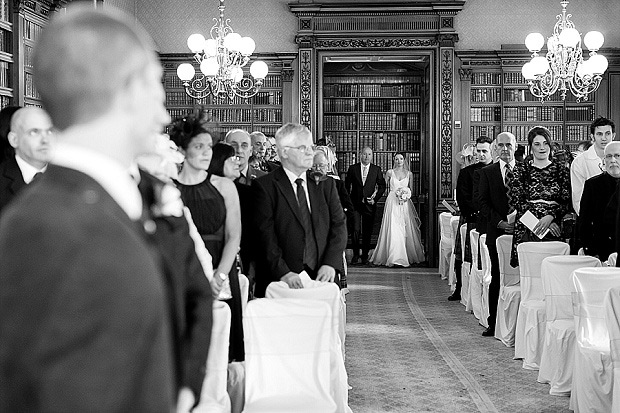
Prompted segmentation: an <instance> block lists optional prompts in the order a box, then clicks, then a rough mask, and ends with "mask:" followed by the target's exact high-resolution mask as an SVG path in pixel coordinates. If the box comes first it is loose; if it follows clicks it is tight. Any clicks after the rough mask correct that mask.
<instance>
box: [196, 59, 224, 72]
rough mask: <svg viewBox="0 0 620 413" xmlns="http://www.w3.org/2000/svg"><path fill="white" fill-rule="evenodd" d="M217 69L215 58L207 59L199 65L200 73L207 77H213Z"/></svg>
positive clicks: (218, 67) (218, 66)
mask: <svg viewBox="0 0 620 413" xmlns="http://www.w3.org/2000/svg"><path fill="white" fill-rule="evenodd" d="M219 69H220V65H219V64H218V63H217V59H216V58H215V57H209V58H208V59H205V60H203V61H202V63H200V71H201V72H202V73H203V74H204V75H205V76H207V77H214V76H215V75H216V74H217V71H218V70H219Z"/></svg>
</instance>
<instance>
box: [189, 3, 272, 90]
mask: <svg viewBox="0 0 620 413" xmlns="http://www.w3.org/2000/svg"><path fill="white" fill-rule="evenodd" d="M218 9H219V11H220V16H219V18H213V21H214V22H215V24H214V25H213V27H211V31H210V34H211V38H210V39H205V38H204V36H203V35H201V34H192V35H191V36H189V38H188V39H187V46H188V47H189V49H190V50H191V51H192V53H194V60H195V62H196V63H197V64H198V65H199V67H200V72H201V73H200V74H198V75H197V76H196V77H194V76H195V75H196V69H195V68H194V65H193V64H191V63H182V64H180V65H179V66H178V67H177V75H178V76H179V78H180V79H181V81H182V82H183V87H184V88H185V93H187V94H188V95H189V96H191V97H192V98H194V99H203V98H206V97H208V96H213V98H214V99H215V100H218V101H221V100H225V99H228V100H229V101H232V100H233V99H234V98H235V96H239V97H241V98H243V99H248V98H251V97H252V96H254V95H256V93H258V91H259V89H260V87H261V85H262V84H263V80H264V79H265V76H267V72H268V68H267V64H266V63H265V62H262V61H260V60H257V61H255V62H254V63H252V65H251V66H250V74H251V75H252V78H249V77H245V75H244V73H243V67H245V65H246V64H247V63H248V62H249V61H250V55H251V54H252V53H253V52H254V48H255V47H256V44H255V43H254V40H252V39H251V38H250V37H241V36H240V35H239V34H238V33H235V32H233V29H232V28H231V27H230V19H224V0H220V5H219V7H218Z"/></svg>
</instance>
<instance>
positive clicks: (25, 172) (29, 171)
mask: <svg viewBox="0 0 620 413" xmlns="http://www.w3.org/2000/svg"><path fill="white" fill-rule="evenodd" d="M15 161H16V162H17V166H19V170H20V171H21V173H22V178H24V182H25V183H27V184H29V183H30V182H32V180H33V179H34V175H35V174H37V173H39V172H45V170H46V169H47V165H45V166H44V167H43V168H42V169H37V168H35V167H34V166H32V165H30V164H29V163H28V162H26V161H25V160H24V159H23V158H22V157H21V156H19V155H17V154H15Z"/></svg>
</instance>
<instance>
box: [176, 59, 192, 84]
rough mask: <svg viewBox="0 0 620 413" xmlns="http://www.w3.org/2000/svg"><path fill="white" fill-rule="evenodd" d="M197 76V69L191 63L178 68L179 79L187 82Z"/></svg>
mask: <svg viewBox="0 0 620 413" xmlns="http://www.w3.org/2000/svg"><path fill="white" fill-rule="evenodd" d="M195 74H196V69H194V66H192V65H191V64H189V63H181V64H180V65H179V66H178V67H177V76H178V77H179V79H181V80H183V81H186V80H191V79H192V78H193V77H194V75H195Z"/></svg>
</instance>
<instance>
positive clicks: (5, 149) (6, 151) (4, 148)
mask: <svg viewBox="0 0 620 413" xmlns="http://www.w3.org/2000/svg"><path fill="white" fill-rule="evenodd" d="M21 108H22V107H21V106H6V107H5V108H3V109H2V110H0V162H2V161H4V160H5V159H9V158H11V157H12V156H13V155H14V154H15V149H13V147H12V146H11V144H10V143H9V132H10V131H11V119H12V118H13V115H14V114H15V112H17V111H18V110H20V109H21Z"/></svg>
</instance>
